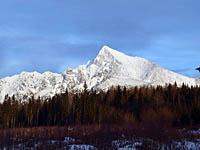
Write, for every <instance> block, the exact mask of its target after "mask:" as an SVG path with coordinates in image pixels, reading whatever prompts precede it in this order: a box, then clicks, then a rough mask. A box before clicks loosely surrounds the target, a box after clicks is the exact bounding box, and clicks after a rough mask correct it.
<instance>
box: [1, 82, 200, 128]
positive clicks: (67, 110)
mask: <svg viewBox="0 0 200 150" xmlns="http://www.w3.org/2000/svg"><path fill="white" fill-rule="evenodd" d="M85 89H86V87H85ZM118 123H119V124H123V123H124V124H136V123H137V124H140V123H141V124H142V123H143V124H145V125H148V124H159V125H164V126H192V125H198V124H200V87H188V86H186V85H184V84H183V85H182V87H177V85H176V84H174V85H168V86H166V87H161V86H157V87H135V88H130V89H127V88H126V87H117V88H111V89H109V90H108V91H107V92H103V91H101V92H96V91H93V90H91V91H87V90H84V91H83V92H82V93H76V94H73V93H69V92H68V91H66V92H65V93H63V94H60V95H55V96H54V97H52V98H50V99H47V100H41V99H40V98H38V99H34V98H33V97H32V98H30V99H28V100H26V101H24V102H20V101H19V100H17V99H16V98H15V97H14V96H13V97H8V96H6V97H5V100H4V102H3V103H2V104H0V127H1V128H15V127H34V126H64V125H82V124H99V125H100V124H118Z"/></svg>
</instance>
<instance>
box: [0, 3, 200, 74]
mask: <svg viewBox="0 0 200 150" xmlns="http://www.w3.org/2000/svg"><path fill="white" fill-rule="evenodd" d="M199 6H200V1H199V0H167V1H163V0H98V1H97V0H84V1H83V0H0V77H5V76H8V75H14V74H16V73H20V72H21V71H38V72H44V71H53V72H63V71H64V70H65V69H66V68H67V67H76V66H78V65H79V64H85V63H86V62H87V61H88V60H90V59H92V58H94V57H95V56H96V54H97V53H98V51H99V49H100V48H101V47H102V46H103V45H108V46H110V47H112V48H115V49H118V50H121V51H122V52H124V53H126V54H129V55H137V56H141V57H145V58H147V59H150V60H152V61H154V62H155V63H158V64H160V65H161V66H163V67H166V68H168V69H170V70H174V71H176V72H178V73H181V74H185V75H189V76H192V77H200V74H199V73H198V72H196V71H195V70H194V68H195V67H197V66H198V65H200V59H199V58H200V9H199Z"/></svg>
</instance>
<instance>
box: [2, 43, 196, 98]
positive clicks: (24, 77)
mask: <svg viewBox="0 0 200 150" xmlns="http://www.w3.org/2000/svg"><path fill="white" fill-rule="evenodd" d="M85 82H86V83H87V85H88V89H91V88H93V89H97V90H98V89H103V90H105V89H108V88H109V87H111V86H117V85H121V86H128V87H129V86H141V85H154V86H155V85H165V84H168V83H171V84H174V83H175V82H176V83H177V85H179V86H180V85H182V83H185V84H188V85H190V86H191V85H196V84H197V81H196V79H193V78H189V77H186V76H183V75H180V74H177V73H174V72H172V71H169V70H166V69H164V68H162V67H160V66H159V65H156V64H154V63H152V62H150V61H148V60H146V59H144V58H140V57H131V56H128V55H125V54H123V53H121V52H118V51H116V50H114V49H111V48H109V47H107V46H104V47H103V48H102V49H101V50H100V52H99V54H98V55H97V57H96V58H95V59H94V60H92V61H91V62H90V63H88V64H86V65H82V66H79V67H78V68H76V69H68V70H66V71H65V72H64V73H63V74H56V73H51V72H45V73H43V74H40V73H37V72H33V73H28V72H23V73H21V74H19V75H15V76H12V77H7V78H4V79H1V80H0V101H3V99H4V97H5V95H6V94H8V95H9V96H12V95H16V96H17V98H19V99H24V97H26V96H28V97H30V96H35V97H38V96H40V97H41V98H46V97H51V96H53V95H55V94H56V93H63V92H65V90H66V88H67V89H68V90H70V91H80V90H82V89H83V85H84V83H85ZM198 83H199V82H198Z"/></svg>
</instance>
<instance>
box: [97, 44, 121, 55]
mask: <svg viewBox="0 0 200 150" xmlns="http://www.w3.org/2000/svg"><path fill="white" fill-rule="evenodd" d="M104 54H111V55H113V56H117V55H124V54H123V53H121V52H119V51H117V50H114V49H112V48H111V47H109V46H103V47H102V48H101V50H100V51H99V55H104Z"/></svg>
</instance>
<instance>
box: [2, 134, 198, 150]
mask: <svg viewBox="0 0 200 150" xmlns="http://www.w3.org/2000/svg"><path fill="white" fill-rule="evenodd" d="M98 146H100V147H101V148H102V147H103V145H102V144H100V145H94V144H92V143H91V144H88V143H87V144H86V143H84V142H82V141H81V140H80V139H74V138H72V137H69V136H67V137H65V138H64V139H63V140H47V141H35V140H33V139H29V140H26V141H24V140H20V139H19V140H18V143H16V144H14V145H12V144H11V145H9V146H4V147H0V150H7V149H15V150H21V149H32V150H36V149H41V148H43V149H44V148H45V149H46V148H54V149H58V148H59V149H65V150H97V149H98ZM107 148H109V149H117V150H137V149H144V148H145V149H149V150H160V149H167V150H168V149H170V150H171V149H178V150H199V149H200V139H193V140H191V139H180V140H171V141H170V142H168V143H159V142H158V141H154V140H152V139H145V138H133V139H126V138H125V137H123V138H119V139H116V140H113V141H111V142H110V146H109V147H108V145H107Z"/></svg>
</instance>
